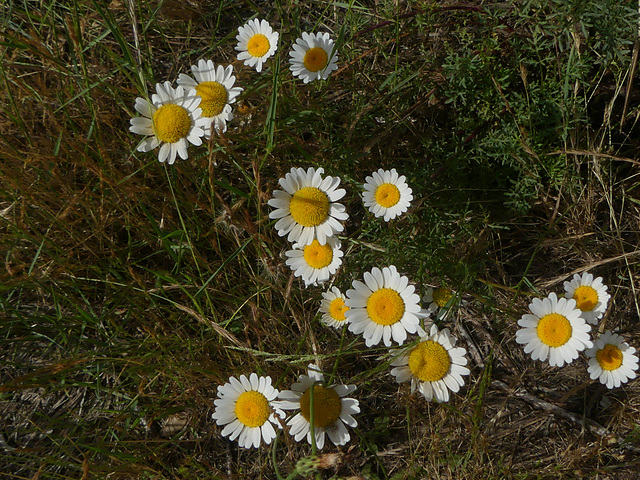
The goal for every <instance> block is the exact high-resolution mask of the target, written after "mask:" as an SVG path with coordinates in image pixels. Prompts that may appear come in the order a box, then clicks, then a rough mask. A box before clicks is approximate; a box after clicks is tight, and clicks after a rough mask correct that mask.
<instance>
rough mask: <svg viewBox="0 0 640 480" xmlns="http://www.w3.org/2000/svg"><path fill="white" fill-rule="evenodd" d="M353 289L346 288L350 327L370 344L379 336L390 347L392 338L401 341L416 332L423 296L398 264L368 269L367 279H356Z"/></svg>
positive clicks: (377, 340)
mask: <svg viewBox="0 0 640 480" xmlns="http://www.w3.org/2000/svg"><path fill="white" fill-rule="evenodd" d="M352 286H353V289H350V290H347V300H346V301H345V303H346V305H347V307H349V310H348V311H347V312H346V317H347V319H348V320H349V331H350V332H352V333H355V334H362V336H363V337H364V339H365V344H366V345H367V347H370V346H372V345H377V344H378V343H380V340H383V341H384V344H385V345H386V346H387V347H388V346H390V345H391V339H392V338H393V340H394V341H395V342H397V343H398V344H400V345H402V344H403V343H404V341H405V340H406V339H407V332H409V333H416V331H417V330H418V328H419V320H418V318H419V317H422V316H424V313H423V312H422V311H421V309H420V305H419V302H420V297H419V296H418V295H417V294H416V293H414V292H415V287H414V286H413V285H409V279H408V278H407V277H405V276H402V275H400V274H399V273H398V271H397V270H396V267H395V266H393V265H391V266H390V267H384V268H383V269H382V270H380V269H379V268H377V267H374V268H373V269H372V270H371V272H365V274H364V283H362V282H360V281H358V280H355V281H354V282H353V284H352Z"/></svg>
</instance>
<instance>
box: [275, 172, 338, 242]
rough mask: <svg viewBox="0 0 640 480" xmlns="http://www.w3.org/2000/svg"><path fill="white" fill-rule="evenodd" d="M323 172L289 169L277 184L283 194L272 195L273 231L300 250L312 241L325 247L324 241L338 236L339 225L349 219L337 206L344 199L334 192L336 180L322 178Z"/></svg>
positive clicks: (279, 192) (334, 178) (336, 191)
mask: <svg viewBox="0 0 640 480" xmlns="http://www.w3.org/2000/svg"><path fill="white" fill-rule="evenodd" d="M323 173H324V169H323V168H318V169H317V170H316V169H315V168H313V167H310V168H309V169H308V170H306V171H305V170H304V169H303V168H292V169H291V171H290V172H289V173H287V174H286V175H285V177H284V178H281V179H280V180H279V183H280V186H281V187H282V188H283V190H276V191H274V192H273V198H272V199H270V200H269V202H268V203H269V205H270V206H272V207H274V208H275V210H274V211H272V212H271V213H270V214H269V218H271V219H278V221H277V222H276V230H277V231H278V235H280V236H281V237H283V236H285V235H287V240H288V241H290V242H297V243H298V244H300V245H301V246H304V245H309V244H311V243H312V242H313V241H314V240H318V242H319V243H320V244H325V243H327V238H329V237H333V236H334V235H336V234H337V233H340V232H342V230H343V229H344V227H343V226H342V224H341V223H340V221H343V220H346V219H347V218H349V215H348V214H347V212H346V210H345V208H344V205H342V204H341V203H337V201H338V200H340V199H341V198H342V197H344V195H345V193H346V192H345V190H344V189H343V188H338V186H339V185H340V179H339V178H337V177H329V176H327V177H322V174H323Z"/></svg>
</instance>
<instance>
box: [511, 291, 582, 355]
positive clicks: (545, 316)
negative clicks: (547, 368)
mask: <svg viewBox="0 0 640 480" xmlns="http://www.w3.org/2000/svg"><path fill="white" fill-rule="evenodd" d="M529 310H531V313H526V314H524V315H523V316H522V318H521V319H520V320H518V325H520V327H522V328H521V329H520V330H518V331H517V332H516V342H518V343H519V344H521V345H524V352H525V353H527V354H528V353H530V354H531V358H532V359H533V360H542V361H545V360H546V359H547V358H549V364H550V365H551V366H552V367H555V366H557V367H562V366H563V365H564V364H565V363H567V364H569V363H571V362H572V361H574V360H575V359H576V358H578V353H579V352H581V351H583V350H585V349H587V348H591V347H592V346H593V343H591V340H590V339H589V332H590V331H591V326H590V325H589V324H588V323H586V321H585V320H584V318H582V317H581V316H580V314H581V311H580V310H578V309H577V308H576V301H575V300H573V299H566V298H560V299H558V297H557V296H556V294H555V293H550V294H549V296H548V297H547V298H544V299H542V300H541V299H539V298H534V299H533V301H532V302H531V303H530V304H529Z"/></svg>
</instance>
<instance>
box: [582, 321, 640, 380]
mask: <svg viewBox="0 0 640 480" xmlns="http://www.w3.org/2000/svg"><path fill="white" fill-rule="evenodd" d="M635 353H636V349H635V348H633V347H630V346H629V345H628V344H627V343H626V342H625V341H624V338H622V337H621V336H620V335H616V334H615V333H611V331H610V330H607V331H606V332H604V333H603V334H602V335H601V336H600V338H598V339H597V340H596V341H595V342H593V347H592V348H590V349H588V350H587V351H586V354H587V357H589V370H588V371H589V374H590V376H591V379H592V380H595V379H598V380H600V383H602V384H603V385H606V386H607V388H618V387H619V386H620V385H621V384H623V383H627V382H628V381H629V380H630V379H632V378H636V372H635V370H638V357H637V356H636V355H634V354H635Z"/></svg>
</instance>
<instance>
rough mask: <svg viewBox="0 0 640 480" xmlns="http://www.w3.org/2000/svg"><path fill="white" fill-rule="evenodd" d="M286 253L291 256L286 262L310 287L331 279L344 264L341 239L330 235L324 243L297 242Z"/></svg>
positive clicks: (315, 241)
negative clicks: (307, 243)
mask: <svg viewBox="0 0 640 480" xmlns="http://www.w3.org/2000/svg"><path fill="white" fill-rule="evenodd" d="M285 255H286V256H287V257H289V258H287V261H286V262H285V263H286V264H287V265H289V267H290V268H291V270H293V273H294V275H295V276H296V277H302V280H304V286H305V287H308V286H309V285H317V284H319V283H323V282H326V281H327V280H329V278H330V277H331V275H333V274H334V273H336V270H337V269H338V267H339V266H340V265H342V255H343V253H342V250H340V240H338V239H337V238H336V237H329V238H327V243H325V244H324V245H321V244H320V242H318V240H314V241H313V242H311V244H310V245H306V246H304V247H303V246H301V245H300V244H295V245H294V246H293V250H289V251H288V252H286V254H285Z"/></svg>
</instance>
